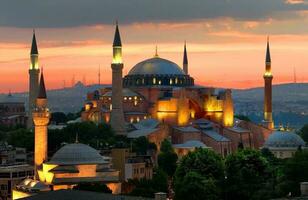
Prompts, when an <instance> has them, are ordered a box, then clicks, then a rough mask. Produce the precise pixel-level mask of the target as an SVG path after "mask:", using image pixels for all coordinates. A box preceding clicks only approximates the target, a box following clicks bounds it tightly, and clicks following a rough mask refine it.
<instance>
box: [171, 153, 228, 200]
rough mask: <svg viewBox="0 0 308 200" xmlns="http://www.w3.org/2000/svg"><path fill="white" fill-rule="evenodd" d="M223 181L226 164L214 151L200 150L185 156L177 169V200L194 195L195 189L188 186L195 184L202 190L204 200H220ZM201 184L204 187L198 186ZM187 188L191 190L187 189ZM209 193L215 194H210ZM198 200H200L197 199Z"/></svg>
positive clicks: (175, 182) (175, 186) (175, 180)
mask: <svg viewBox="0 0 308 200" xmlns="http://www.w3.org/2000/svg"><path fill="white" fill-rule="evenodd" d="M192 172H193V173H192ZM197 177H198V179H197ZM223 179H224V164H223V160H222V158H221V156H219V155H218V154H216V153H215V152H214V151H212V150H207V149H201V148H199V149H197V150H196V151H194V152H190V153H188V154H187V155H186V156H184V157H183V158H182V160H181V161H180V164H179V166H178V167H177V169H176V172H175V175H174V188H175V199H176V200H182V199H185V198H183V197H189V196H190V195H192V194H191V192H192V190H194V187H190V186H188V185H191V186H192V185H194V184H197V186H196V189H197V190H202V191H199V192H201V194H202V195H204V196H203V198H202V199H220V198H219V196H220V195H221V194H220V191H219V188H221V186H222V181H223ZM194 181H197V182H196V183H195V182H194ZM200 184H203V185H204V187H200V186H198V185H200ZM184 186H185V187H184ZM186 187H189V188H188V189H186ZM208 191H211V192H213V193H211V194H210V193H209V192H208ZM189 199H191V198H189ZM196 199H198V198H197V197H196Z"/></svg>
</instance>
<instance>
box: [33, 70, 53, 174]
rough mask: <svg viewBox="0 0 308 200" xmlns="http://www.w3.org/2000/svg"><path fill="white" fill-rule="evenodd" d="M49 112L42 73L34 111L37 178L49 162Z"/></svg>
mask: <svg viewBox="0 0 308 200" xmlns="http://www.w3.org/2000/svg"><path fill="white" fill-rule="evenodd" d="M49 118H50V114H49V110H48V108H47V95H46V89H45V82H44V75H43V72H42V73H41V80H40V86H39V93H38V96H37V98H36V107H35V109H34V111H33V121H34V127H35V129H34V138H35V139H34V167H35V178H37V179H38V178H39V176H38V175H39V174H38V169H40V168H41V167H42V164H43V162H44V161H46V160H47V125H48V123H49Z"/></svg>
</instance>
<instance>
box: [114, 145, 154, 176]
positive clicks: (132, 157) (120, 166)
mask: <svg viewBox="0 0 308 200" xmlns="http://www.w3.org/2000/svg"><path fill="white" fill-rule="evenodd" d="M111 158H112V163H113V166H114V168H115V169H117V170H119V172H120V180H121V181H127V180H129V179H138V180H140V179H152V177H153V167H154V164H153V159H152V157H151V156H148V155H136V154H134V153H131V152H130V151H129V149H126V148H119V149H117V148H114V149H112V150H111Z"/></svg>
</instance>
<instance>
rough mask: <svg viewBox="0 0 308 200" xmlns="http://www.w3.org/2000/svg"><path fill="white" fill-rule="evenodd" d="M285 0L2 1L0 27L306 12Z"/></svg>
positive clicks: (251, 17)
mask: <svg viewBox="0 0 308 200" xmlns="http://www.w3.org/2000/svg"><path fill="white" fill-rule="evenodd" d="M305 9H308V8H307V5H305V4H289V3H286V1H285V0H1V2H0V26H9V27H73V26H82V25H93V24H111V23H114V21H115V19H119V21H120V22H121V24H123V23H133V22H149V21H150V22H156V21H184V20H195V19H213V18H219V17H231V18H235V19H240V20H262V19H265V18H268V17H272V16H277V15H273V14H274V13H277V12H281V11H282V12H283V11H293V10H305Z"/></svg>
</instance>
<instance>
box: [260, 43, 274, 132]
mask: <svg viewBox="0 0 308 200" xmlns="http://www.w3.org/2000/svg"><path fill="white" fill-rule="evenodd" d="M263 78H264V119H263V125H264V126H265V127H266V128H268V129H274V122H273V116H272V80H273V75H272V69H271V55H270V47H269V39H268V38H267V47H266V57H265V73H264V75H263Z"/></svg>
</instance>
